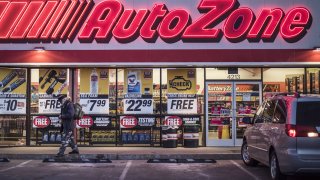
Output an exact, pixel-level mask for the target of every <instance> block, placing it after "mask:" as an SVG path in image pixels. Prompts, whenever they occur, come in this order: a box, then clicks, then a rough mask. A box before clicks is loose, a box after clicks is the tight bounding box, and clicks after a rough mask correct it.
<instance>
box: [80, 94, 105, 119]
mask: <svg viewBox="0 0 320 180" xmlns="http://www.w3.org/2000/svg"><path fill="white" fill-rule="evenodd" d="M80 104H81V106H82V110H83V111H84V112H85V114H109V98H108V95H90V94H81V95H80Z"/></svg>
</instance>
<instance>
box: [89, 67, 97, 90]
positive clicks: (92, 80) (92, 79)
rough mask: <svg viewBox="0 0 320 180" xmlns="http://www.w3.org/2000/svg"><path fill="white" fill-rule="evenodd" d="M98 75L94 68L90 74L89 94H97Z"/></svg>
mask: <svg viewBox="0 0 320 180" xmlns="http://www.w3.org/2000/svg"><path fill="white" fill-rule="evenodd" d="M98 83H99V79H98V73H97V70H96V68H94V69H93V70H92V72H91V74H90V93H91V94H98Z"/></svg>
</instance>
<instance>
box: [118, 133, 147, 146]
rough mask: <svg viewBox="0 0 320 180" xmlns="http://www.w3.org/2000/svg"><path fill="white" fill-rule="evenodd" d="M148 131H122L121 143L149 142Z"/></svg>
mask: <svg viewBox="0 0 320 180" xmlns="http://www.w3.org/2000/svg"><path fill="white" fill-rule="evenodd" d="M150 139H151V136H150V133H148V132H147V131H133V132H122V142H123V143H137V144H139V143H149V142H150Z"/></svg>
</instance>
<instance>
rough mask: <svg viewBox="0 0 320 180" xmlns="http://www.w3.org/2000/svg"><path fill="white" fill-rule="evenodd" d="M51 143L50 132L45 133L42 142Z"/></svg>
mask: <svg viewBox="0 0 320 180" xmlns="http://www.w3.org/2000/svg"><path fill="white" fill-rule="evenodd" d="M48 141H49V134H48V132H44V133H43V136H42V142H48Z"/></svg>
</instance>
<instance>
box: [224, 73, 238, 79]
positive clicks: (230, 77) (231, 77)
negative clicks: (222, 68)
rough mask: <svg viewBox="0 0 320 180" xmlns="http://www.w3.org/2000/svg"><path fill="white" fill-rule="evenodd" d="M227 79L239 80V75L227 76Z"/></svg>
mask: <svg viewBox="0 0 320 180" xmlns="http://www.w3.org/2000/svg"><path fill="white" fill-rule="evenodd" d="M227 78H228V79H241V78H240V74H229V75H228V76H227Z"/></svg>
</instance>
